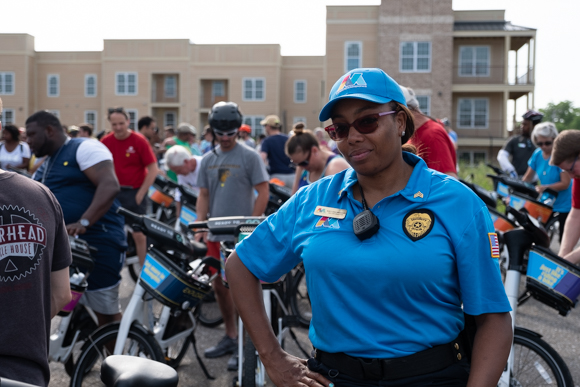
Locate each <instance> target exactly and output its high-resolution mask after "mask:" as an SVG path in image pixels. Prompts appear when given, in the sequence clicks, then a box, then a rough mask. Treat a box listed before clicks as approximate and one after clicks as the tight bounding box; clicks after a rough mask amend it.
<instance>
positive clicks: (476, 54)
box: [459, 46, 489, 77]
mask: <svg viewBox="0 0 580 387" xmlns="http://www.w3.org/2000/svg"><path fill="white" fill-rule="evenodd" d="M459 76H462V77H489V47H487V46H476V47H467V46H463V47H460V48H459Z"/></svg>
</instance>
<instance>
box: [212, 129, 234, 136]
mask: <svg viewBox="0 0 580 387" xmlns="http://www.w3.org/2000/svg"><path fill="white" fill-rule="evenodd" d="M213 132H214V133H215V135H216V136H219V137H232V136H235V135H236V134H237V133H238V130H237V129H236V130H232V131H229V132H222V131H221V130H215V129H214V130H213Z"/></svg>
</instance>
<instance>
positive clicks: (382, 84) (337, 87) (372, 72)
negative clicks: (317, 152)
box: [318, 68, 407, 122]
mask: <svg viewBox="0 0 580 387" xmlns="http://www.w3.org/2000/svg"><path fill="white" fill-rule="evenodd" d="M345 98H354V99H362V100H365V101H370V102H375V103H380V104H383V103H388V102H391V101H395V102H398V103H400V104H401V105H405V106H407V103H406V102H405V96H404V95H403V92H402V91H401V88H400V87H399V84H398V83H397V82H395V80H394V79H393V78H391V77H390V76H389V75H388V74H387V73H385V72H384V71H383V70H381V69H363V68H361V69H354V70H350V71H349V72H348V73H346V74H345V75H343V76H342V77H340V78H339V79H338V81H336V83H335V84H334V86H332V89H331V90H330V94H329V95H328V103H327V104H326V105H324V107H323V108H322V110H321V111H320V115H319V116H318V119H319V120H320V121H321V122H324V121H326V120H328V119H330V113H331V112H332V108H333V107H334V104H336V102H338V101H340V100H341V99H345Z"/></svg>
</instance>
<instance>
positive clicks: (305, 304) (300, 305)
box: [290, 265, 312, 328]
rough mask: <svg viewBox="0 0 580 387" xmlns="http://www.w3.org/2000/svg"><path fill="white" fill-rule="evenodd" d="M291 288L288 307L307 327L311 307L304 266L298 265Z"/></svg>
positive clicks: (310, 316) (310, 317) (310, 315)
mask: <svg viewBox="0 0 580 387" xmlns="http://www.w3.org/2000/svg"><path fill="white" fill-rule="evenodd" d="M292 282H293V284H292V289H291V290H290V308H291V309H292V314H293V315H295V316H297V317H298V321H299V322H300V324H301V325H302V326H303V327H305V328H308V327H309V326H310V320H311V319H312V307H311V305H310V297H309V296H308V289H307V288H306V275H305V273H304V266H303V265H300V267H298V270H297V271H296V273H295V274H294V278H293V279H292Z"/></svg>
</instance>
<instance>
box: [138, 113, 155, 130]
mask: <svg viewBox="0 0 580 387" xmlns="http://www.w3.org/2000/svg"><path fill="white" fill-rule="evenodd" d="M152 122H155V118H153V117H151V116H143V117H141V118H139V121H138V122H137V128H138V129H139V130H141V128H142V127H144V126H149V125H151V123H152Z"/></svg>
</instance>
